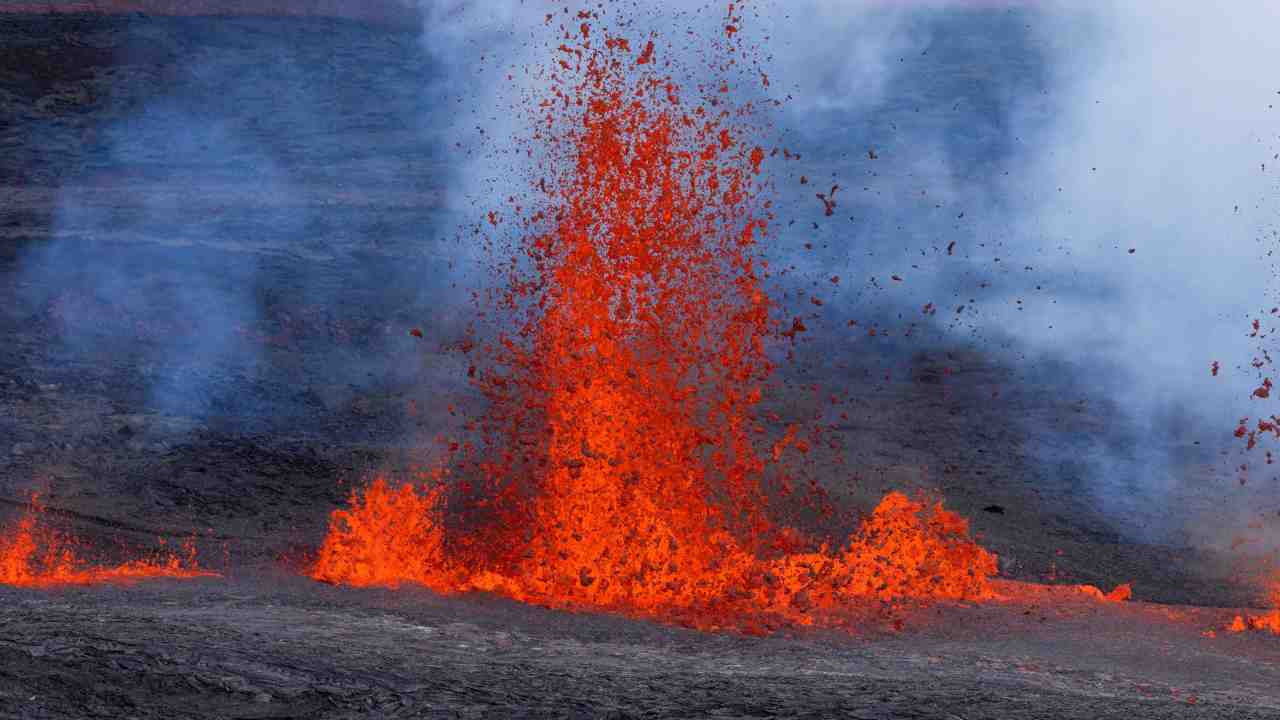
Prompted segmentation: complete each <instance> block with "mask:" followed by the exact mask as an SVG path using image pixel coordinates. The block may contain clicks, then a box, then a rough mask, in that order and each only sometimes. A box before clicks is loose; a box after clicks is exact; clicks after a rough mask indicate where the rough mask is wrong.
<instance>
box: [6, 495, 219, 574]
mask: <svg viewBox="0 0 1280 720" xmlns="http://www.w3.org/2000/svg"><path fill="white" fill-rule="evenodd" d="M43 518H44V507H43V506H42V505H41V504H40V500H39V497H37V496H33V497H32V498H31V503H30V506H29V507H28V508H27V511H26V513H25V514H24V515H23V516H22V518H21V519H20V520H19V521H18V522H17V523H16V524H15V525H13V526H12V527H9V528H0V585H16V586H18V587H51V586H55V585H79V584H93V583H103V582H126V581H132V580H146V579H152V578H162V577H168V578H193V577H204V576H216V575H217V573H212V572H208V571H206V570H202V569H200V566H199V564H197V563H196V558H195V547H194V545H192V544H188V545H186V546H185V547H184V548H183V551H182V553H181V554H178V553H174V552H162V553H159V554H158V555H157V556H156V557H153V558H150V559H145V560H134V561H130V562H127V563H123V564H120V565H115V566H110V567H93V566H90V565H88V564H87V563H86V562H85V561H84V560H82V559H81V558H80V557H79V555H78V553H77V552H76V548H77V547H78V546H79V545H80V543H79V542H78V541H77V540H76V539H75V538H74V537H72V536H70V535H67V534H66V533H62V532H59V531H57V530H55V529H53V528H51V527H49V526H48V525H47V524H45V523H43V522H41V521H42V520H43Z"/></svg>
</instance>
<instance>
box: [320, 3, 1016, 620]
mask: <svg viewBox="0 0 1280 720" xmlns="http://www.w3.org/2000/svg"><path fill="white" fill-rule="evenodd" d="M546 20H547V25H548V27H556V28H557V33H558V37H557V42H558V46H557V47H556V48H555V51H554V53H555V54H554V59H553V60H552V61H551V63H550V64H549V65H548V66H545V67H535V68H529V69H528V72H531V73H534V74H536V75H538V76H539V77H540V78H542V79H544V80H545V81H546V82H547V85H548V87H549V90H548V92H547V94H545V95H543V96H541V97H538V96H534V97H529V98H527V105H526V108H525V110H526V115H527V118H528V120H529V130H528V134H527V135H526V136H524V137H522V138H521V139H520V140H519V141H518V143H517V145H520V146H522V147H523V148H524V149H525V150H526V151H527V152H528V153H529V154H530V155H531V156H533V155H535V154H536V155H537V157H539V158H541V161H540V162H538V163H537V164H536V165H535V168H536V169H535V175H536V177H531V178H528V179H529V181H530V187H529V190H528V194H527V195H526V196H522V197H511V198H507V199H506V200H507V202H506V204H505V206H504V207H502V208H500V209H495V210H493V211H492V212H490V213H489V224H490V226H491V227H490V231H491V232H495V233H496V232H500V231H502V230H503V229H506V228H512V232H514V233H515V234H516V237H515V240H514V243H513V247H514V249H515V251H516V254H515V255H514V256H512V257H505V256H502V255H501V254H500V253H501V252H502V249H503V248H504V247H505V245H503V244H501V243H497V242H495V243H493V244H491V245H490V250H491V253H493V254H494V255H493V260H494V267H495V268H496V270H497V272H499V273H500V274H501V276H502V278H503V279H504V280H505V282H504V283H502V284H501V285H500V286H499V287H500V289H499V290H498V291H496V292H494V293H491V294H488V295H486V296H485V298H486V302H487V304H486V305H485V306H484V307H483V308H482V311H484V312H494V313H499V314H502V315H503V316H505V317H508V318H509V319H510V321H511V326H510V328H509V329H508V330H506V331H505V332H502V333H500V334H499V335H498V336H497V337H496V338H493V339H492V340H490V341H488V342H485V343H484V344H482V346H481V347H480V348H479V349H478V350H477V351H476V354H477V355H481V356H484V357H487V358H490V359H491V363H490V364H489V365H488V366H487V367H484V368H483V369H480V370H473V374H474V376H475V384H476V385H477V386H478V387H479V388H480V389H481V390H482V391H483V392H484V394H485V396H486V397H487V399H488V400H489V406H488V410H487V412H485V414H484V415H483V416H482V417H481V418H479V419H478V420H477V422H476V423H475V425H474V427H475V428H476V430H477V432H478V435H479V438H480V439H479V442H478V443H476V444H475V445H472V444H470V443H467V444H466V445H465V447H463V448H462V449H460V450H459V453H458V457H459V459H460V462H458V463H456V464H455V467H454V468H452V470H453V471H456V475H455V477H456V478H457V481H458V482H457V488H456V491H455V492H453V493H452V494H449V493H446V492H445V491H444V488H443V486H440V485H436V486H431V485H430V483H429V484H428V486H427V487H425V488H424V489H422V490H415V489H413V488H410V487H401V488H399V489H395V490H393V489H391V488H390V487H389V486H387V485H386V484H385V483H383V482H377V483H375V484H373V485H372V486H371V487H369V488H368V489H367V490H366V491H365V492H364V493H363V494H360V493H357V494H355V495H353V497H352V504H353V508H352V509H350V510H345V511H339V512H337V513H335V514H334V517H333V521H332V525H331V529H330V534H329V537H328V539H327V540H326V542H325V545H324V547H323V549H322V551H321V554H320V558H319V561H318V562H317V563H316V565H315V567H314V569H313V575H314V577H316V578H319V579H323V580H328V581H333V582H344V583H352V584H378V583H388V584H391V583H396V582H399V581H413V582H419V583H423V584H425V585H428V586H430V587H432V588H434V589H436V590H440V591H444V592H453V591H461V590H470V589H480V590H490V591H495V592H499V593H502V594H505V595H508V596H511V597H513V598H516V599H520V600H525V601H529V602H536V603H544V604H548V605H552V606H557V607H584V608H585V607H589V608H601V609H608V610H616V611H620V612H625V613H632V614H639V615H646V616H648V615H653V616H659V617H668V618H679V619H681V620H683V621H686V622H690V623H692V624H695V625H697V626H700V627H717V626H737V625H741V624H742V623H754V622H756V619H760V618H769V619H773V620H779V619H781V620H787V621H791V622H795V623H802V624H808V623H811V622H813V619H814V617H815V613H816V612H817V611H833V610H838V609H840V608H841V607H843V606H845V605H847V604H848V603H849V602H851V601H852V600H853V599H855V598H878V599H880V600H894V599H899V598H946V599H966V598H967V599H977V598H983V597H988V596H989V595H990V594H991V591H990V589H989V587H988V585H987V578H988V577H989V576H991V575H993V574H994V573H995V558H994V556H992V555H991V554H989V553H987V552H986V551H984V550H982V549H981V548H979V547H978V546H976V545H975V544H974V543H973V542H972V541H971V540H970V539H969V537H968V526H967V523H966V522H965V521H964V520H963V519H962V518H960V517H959V516H957V515H955V514H953V513H950V512H948V511H946V510H944V509H943V508H942V507H941V505H940V504H938V503H934V502H929V501H926V500H912V499H909V498H908V497H906V496H904V495H900V494H891V495H889V496H888V497H886V498H885V499H884V501H883V502H882V503H881V504H880V506H879V507H878V508H877V509H876V510H875V512H874V513H873V514H872V515H871V517H870V518H869V519H867V520H866V521H865V523H864V524H863V525H862V527H861V529H860V530H859V532H858V533H856V534H855V535H854V537H852V538H850V539H849V540H848V541H847V542H846V543H844V544H843V545H842V546H841V547H840V548H839V549H831V548H829V547H828V546H827V545H826V544H822V543H821V542H819V541H818V540H817V539H814V538H809V537H805V536H803V535H802V534H801V533H799V532H797V531H794V530H792V529H790V528H788V527H785V526H782V525H780V524H778V523H776V522H775V520H774V518H773V514H772V513H771V512H770V507H769V506H770V498H771V497H774V496H775V495H777V494H778V492H779V491H780V492H782V493H783V494H786V493H787V492H788V491H789V486H790V481H791V479H792V478H790V477H789V474H788V469H787V467H786V464H785V461H784V458H785V457H787V455H788V454H787V453H786V452H784V451H786V450H787V445H788V444H791V443H794V444H797V445H801V446H803V444H804V441H803V440H797V439H796V430H795V428H792V430H791V431H790V432H789V433H788V434H787V435H786V436H785V437H784V438H782V439H780V440H778V441H777V442H776V443H775V444H774V446H773V448H772V452H770V453H764V452H762V448H761V445H762V444H763V442H764V440H763V438H764V436H765V431H764V428H763V427H762V425H761V423H760V421H759V419H758V418H757V416H756V408H757V405H758V404H759V402H760V401H761V398H762V394H763V392H764V391H765V390H766V385H767V382H768V379H769V376H770V372H771V370H772V369H773V366H772V362H771V360H770V358H769V354H768V347H769V344H770V343H771V341H772V340H773V338H775V337H777V336H778V334H779V333H778V331H779V329H780V328H778V327H775V325H776V323H775V321H774V319H773V318H772V311H773V305H772V303H771V301H770V299H769V297H768V296H767V295H766V293H765V290H764V283H763V280H764V278H767V277H768V266H767V263H764V262H762V261H761V260H760V259H759V258H758V257H757V254H756V253H757V248H758V243H759V242H760V240H761V239H762V238H764V237H767V231H768V224H769V220H770V219H771V218H772V214H771V213H770V202H769V201H768V197H767V194H766V192H767V190H768V181H767V177H768V176H767V174H766V162H767V161H768V159H769V158H770V157H771V156H776V155H777V154H778V151H777V150H776V149H766V148H765V147H763V146H762V145H760V144H757V142H759V135H761V134H762V123H763V122H764V120H765V113H764V111H763V109H762V108H760V107H757V106H756V105H753V104H751V103H737V102H735V100H734V98H735V97H736V96H737V95H736V94H735V91H736V90H737V88H738V87H739V85H740V84H745V83H756V84H760V83H763V84H764V85H765V86H766V87H767V83H768V80H767V75H766V74H765V72H764V71H763V70H762V69H761V68H760V67H759V65H758V64H757V61H756V57H755V52H754V51H753V50H752V49H751V48H750V47H749V46H748V45H747V44H746V43H744V42H743V40H742V39H741V35H740V30H739V28H740V25H741V23H742V18H741V17H740V16H738V15H737V14H736V13H735V7H734V5H732V4H730V5H729V11H728V13H727V14H726V16H725V18H724V22H723V31H722V35H721V36H720V37H716V38H707V41H708V42H707V45H706V47H707V50H706V57H705V61H706V63H707V66H708V69H709V74H711V75H712V77H714V78H715V81H714V82H711V83H707V84H702V85H698V86H696V87H681V86H679V85H678V84H677V82H676V81H675V80H674V79H673V78H674V77H676V76H681V75H682V74H683V70H684V69H682V68H678V67H675V66H674V65H675V63H676V61H675V60H673V59H672V58H671V57H669V56H668V55H666V54H665V53H664V40H665V38H663V37H661V36H656V35H654V36H640V37H636V36H629V35H627V34H626V30H625V28H626V26H627V24H626V23H625V22H618V23H615V26H616V27H618V28H621V30H615V29H613V27H610V25H609V23H608V19H607V18H605V17H603V13H602V12H598V11H583V12H579V13H577V15H576V16H575V17H572V18H571V19H569V18H565V19H562V18H561V17H558V16H553V15H548V16H547V18H546ZM753 133H754V134H753ZM788 332H790V333H791V334H794V332H795V328H794V327H792V328H791V329H790V330H788ZM802 449H803V447H802ZM445 474H446V472H445V470H443V469H442V470H440V471H437V472H436V473H435V474H434V475H435V478H436V479H437V480H439V479H443V477H444V475H445ZM766 478H771V479H776V480H777V481H776V482H773V483H771V482H766ZM775 485H776V486H777V487H775ZM813 501H814V503H813V504H814V506H815V510H816V511H818V512H823V511H827V512H830V509H829V508H826V507H823V506H822V501H821V498H820V496H816V495H815V497H814V498H813ZM451 515H457V516H458V517H459V518H460V519H461V520H462V522H461V523H451V522H450V516H451ZM455 526H456V528H455Z"/></svg>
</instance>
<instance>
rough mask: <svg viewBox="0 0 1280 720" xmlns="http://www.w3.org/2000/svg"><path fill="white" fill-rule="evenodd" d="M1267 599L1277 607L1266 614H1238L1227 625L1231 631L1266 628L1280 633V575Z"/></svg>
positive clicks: (1272, 632) (1271, 631) (1273, 583)
mask: <svg viewBox="0 0 1280 720" xmlns="http://www.w3.org/2000/svg"><path fill="white" fill-rule="evenodd" d="M1267 599H1268V600H1269V601H1270V603H1271V606H1272V607H1273V608H1275V609H1274V610H1272V611H1271V612H1269V613H1267V614H1266V615H1250V616H1247V617H1246V616H1244V615H1237V616H1236V617H1235V619H1234V620H1232V621H1231V624H1230V625H1228V626H1227V630H1228V631H1230V632H1244V631H1245V630H1264V631H1267V632H1270V633H1271V634H1273V635H1280V577H1277V578H1276V579H1274V580H1273V581H1272V582H1271V589H1270V591H1269V592H1268V594H1267Z"/></svg>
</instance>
